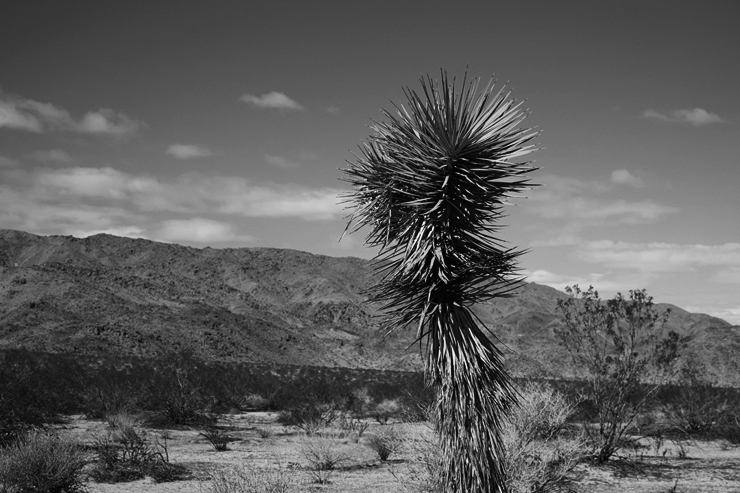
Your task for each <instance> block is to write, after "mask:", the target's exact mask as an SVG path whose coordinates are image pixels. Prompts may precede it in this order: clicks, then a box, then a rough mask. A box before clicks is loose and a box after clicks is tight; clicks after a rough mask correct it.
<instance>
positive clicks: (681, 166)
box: [0, 0, 740, 324]
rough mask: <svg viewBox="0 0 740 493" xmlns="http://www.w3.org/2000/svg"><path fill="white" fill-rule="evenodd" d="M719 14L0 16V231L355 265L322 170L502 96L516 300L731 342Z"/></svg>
mask: <svg viewBox="0 0 740 493" xmlns="http://www.w3.org/2000/svg"><path fill="white" fill-rule="evenodd" d="M738 18H740V4H738V3H736V2H729V1H725V2H719V1H716V2H711V1H710V2H682V1H677V0H670V1H651V2H644V1H621V2H593V1H591V0H588V1H578V2H577V1H563V2H552V1H541V2H502V1H496V2H492V1H489V2H479V3H474V2H454V3H453V2H433V1H423V2H421V1H419V2H416V1H408V2H397V1H394V2H386V1H373V2H348V1H345V0H343V1H336V2H329V1H323V0H316V1H313V2H281V1H275V0H273V1H264V2H262V1H252V2H241V1H233V2H181V1H178V2H168V1H157V2H147V1H139V2H134V1H127V2H110V1H101V0H96V1H72V2H56V1H50V2H40V1H35V0H27V1H23V2H20V1H19V2H13V3H10V4H7V5H4V7H3V15H2V17H0V228H3V229H18V230H23V231H28V232H31V233H36V234H43V235H51V234H64V235H74V236H87V235H91V234H95V233H100V232H106V233H111V234H115V235H123V236H132V237H141V238H149V239H152V240H157V241H167V242H176V243H181V244H187V245H192V246H197V247H204V246H207V245H209V246H212V247H242V246H244V247H249V246H271V247H283V248H294V249H299V250H306V251H309V252H314V253H320V254H327V255H334V256H345V255H353V256H359V257H365V258H367V257H371V256H372V254H373V252H372V251H368V250H367V249H365V248H364V247H363V246H362V244H363V237H362V234H361V233H360V234H355V235H352V236H350V237H348V238H345V239H343V240H342V242H341V243H340V242H338V241H337V240H338V238H339V236H340V235H341V233H342V230H343V228H344V224H345V221H344V219H343V217H344V216H345V215H346V214H347V211H346V210H343V209H342V207H341V206H339V205H337V198H336V196H337V194H338V193H341V192H343V191H346V186H345V184H344V183H343V182H341V181H340V178H341V176H342V173H341V172H340V171H338V168H341V167H343V166H345V165H346V162H345V161H346V160H350V161H351V160H353V159H354V158H353V152H356V151H357V149H358V145H359V144H360V143H361V142H362V141H363V140H365V139H366V138H367V136H368V135H369V134H370V129H369V128H368V126H369V125H370V124H371V120H372V119H376V120H378V119H382V118H383V117H382V114H381V113H380V110H381V109H382V108H387V109H391V108H392V102H401V101H402V99H403V93H402V87H404V86H410V87H412V88H418V87H419V78H420V77H421V75H422V74H426V73H431V74H438V73H439V70H440V68H444V69H446V70H448V71H449V72H450V73H452V74H462V73H463V72H464V70H465V68H466V67H469V68H468V71H469V74H470V75H472V76H479V77H482V78H483V79H485V80H488V79H489V78H490V77H492V76H495V78H496V79H497V80H498V81H499V84H504V83H507V81H508V85H509V87H511V88H512V89H513V90H514V93H513V95H514V97H515V98H518V99H526V103H525V104H526V107H528V108H529V110H530V111H531V116H530V117H529V118H528V119H527V120H526V122H525V123H526V125H527V126H537V127H538V128H540V129H541V130H542V134H541V136H540V137H539V139H538V141H539V143H540V145H541V147H542V149H541V150H540V151H538V152H537V153H536V154H535V155H534V158H535V159H536V161H537V162H536V165H537V166H539V167H540V169H539V170H538V171H537V172H535V173H533V175H532V178H533V180H534V181H535V182H537V183H541V184H543V185H544V186H542V187H539V188H537V189H535V190H533V191H532V192H531V193H530V194H529V198H528V199H526V200H524V199H522V200H518V201H516V206H515V207H511V209H510V215H509V217H508V219H507V224H508V227H507V228H506V229H505V230H503V231H502V233H501V236H502V237H503V238H504V239H505V240H507V241H509V242H510V243H511V244H512V245H517V246H520V247H524V248H529V249H530V250H531V251H530V252H529V253H528V254H527V255H525V256H524V257H523V258H522V261H521V267H522V268H523V269H525V271H526V272H527V273H528V274H529V276H530V280H532V281H535V282H538V283H543V284H548V285H550V286H554V287H557V288H562V287H563V286H565V285H569V284H573V283H579V284H580V285H582V286H584V287H585V286H588V285H589V284H593V285H594V286H595V287H596V288H597V289H598V290H599V291H600V292H601V294H602V296H611V295H613V294H614V293H615V292H616V291H621V292H626V291H627V290H629V289H636V288H647V289H648V292H649V293H650V294H652V295H653V296H654V297H655V298H656V300H658V301H665V302H670V303H675V304H677V305H679V306H681V307H683V308H686V309H689V310H692V311H700V312H704V313H710V314H713V315H716V316H720V317H722V318H724V319H726V320H728V321H732V322H734V323H738V324H740V296H739V295H740V219H738V217H739V216H740V192H738V191H737V189H738V185H740V162H739V161H740V131H739V130H740V127H739V126H738V122H739V121H740V63H738V58H737V47H738V46H740V30H738V29H737V25H736V24H737V19H738Z"/></svg>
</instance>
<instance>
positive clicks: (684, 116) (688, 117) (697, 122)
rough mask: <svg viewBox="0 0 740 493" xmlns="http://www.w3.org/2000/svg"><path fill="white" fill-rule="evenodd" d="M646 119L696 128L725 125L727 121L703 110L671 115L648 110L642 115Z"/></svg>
mask: <svg viewBox="0 0 740 493" xmlns="http://www.w3.org/2000/svg"><path fill="white" fill-rule="evenodd" d="M642 116H643V117H644V118H653V119H656V120H662V121H665V122H672V123H687V124H689V125H693V126H695V127H699V126H701V125H711V124H712V123H723V122H724V121H725V120H724V119H722V118H720V117H719V116H718V115H717V114H715V113H710V112H708V111H707V110H704V109H702V108H694V109H690V110H683V109H677V110H673V111H671V112H669V113H659V112H657V111H655V110H652V109H648V110H645V111H644V112H643V113H642Z"/></svg>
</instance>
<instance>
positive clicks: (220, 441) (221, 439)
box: [200, 426, 234, 452]
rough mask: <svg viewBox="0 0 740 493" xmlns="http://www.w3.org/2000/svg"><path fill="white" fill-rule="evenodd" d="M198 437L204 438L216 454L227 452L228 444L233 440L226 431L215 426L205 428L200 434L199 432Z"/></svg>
mask: <svg viewBox="0 0 740 493" xmlns="http://www.w3.org/2000/svg"><path fill="white" fill-rule="evenodd" d="M200 436H202V437H203V438H205V439H206V440H207V441H208V443H210V444H211V446H212V447H213V449H214V450H215V451H216V452H224V451H226V450H229V442H231V441H233V440H234V438H233V437H231V436H230V435H229V432H228V431H227V430H222V429H220V428H217V427H215V426H208V427H206V428H205V429H204V430H203V431H202V432H200Z"/></svg>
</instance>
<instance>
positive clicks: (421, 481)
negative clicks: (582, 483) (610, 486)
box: [394, 383, 586, 493]
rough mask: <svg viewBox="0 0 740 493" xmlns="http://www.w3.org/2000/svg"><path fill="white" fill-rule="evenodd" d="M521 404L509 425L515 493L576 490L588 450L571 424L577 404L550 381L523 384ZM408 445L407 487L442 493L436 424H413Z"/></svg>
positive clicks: (508, 465) (507, 458) (400, 475)
mask: <svg viewBox="0 0 740 493" xmlns="http://www.w3.org/2000/svg"><path fill="white" fill-rule="evenodd" d="M521 394H522V396H521V400H520V405H519V407H517V408H515V409H514V410H512V412H511V414H510V416H509V422H508V423H507V425H506V426H505V428H504V434H503V438H504V444H505V455H504V471H505V474H506V482H507V487H508V489H509V491H510V492H511V493H549V492H573V491H577V484H576V479H577V478H576V476H575V474H574V469H575V467H576V466H577V465H578V464H579V463H580V461H581V459H582V458H583V456H584V455H585V453H586V450H585V445H584V440H583V439H582V438H581V437H580V435H573V434H572V433H570V432H569V430H567V429H566V421H567V419H568V417H569V416H570V415H571V414H572V413H573V405H572V404H570V403H568V402H567V401H566V399H565V397H564V396H563V395H562V394H560V393H558V392H556V391H555V390H553V389H552V388H550V387H549V386H546V385H539V384H533V383H529V384H527V385H525V386H524V388H523V389H521ZM403 445H404V447H405V448H406V449H407V452H408V453H409V455H410V456H411V460H410V462H409V463H408V464H407V466H406V468H405V470H404V471H400V472H399V471H395V472H394V475H395V476H396V478H397V479H398V480H399V482H400V483H401V485H402V486H403V487H404V488H405V490H406V491H411V492H431V493H443V492H444V487H443V471H444V460H443V456H442V451H441V449H440V447H439V442H438V437H437V435H436V433H435V432H434V427H433V425H432V423H430V422H427V423H426V426H423V425H418V424H417V425H409V426H408V427H407V432H406V436H405V438H404V440H403Z"/></svg>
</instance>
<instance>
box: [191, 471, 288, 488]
mask: <svg viewBox="0 0 740 493" xmlns="http://www.w3.org/2000/svg"><path fill="white" fill-rule="evenodd" d="M295 488H296V481H295V478H294V477H293V476H292V475H290V474H287V473H286V472H285V471H284V470H282V469H245V468H238V469H229V470H225V471H224V470H219V471H216V472H214V473H213V477H212V479H211V482H210V483H209V484H208V486H206V487H205V488H203V487H201V491H202V492H203V493H290V492H292V491H296V489H295Z"/></svg>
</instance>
